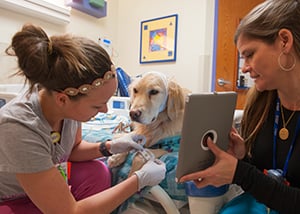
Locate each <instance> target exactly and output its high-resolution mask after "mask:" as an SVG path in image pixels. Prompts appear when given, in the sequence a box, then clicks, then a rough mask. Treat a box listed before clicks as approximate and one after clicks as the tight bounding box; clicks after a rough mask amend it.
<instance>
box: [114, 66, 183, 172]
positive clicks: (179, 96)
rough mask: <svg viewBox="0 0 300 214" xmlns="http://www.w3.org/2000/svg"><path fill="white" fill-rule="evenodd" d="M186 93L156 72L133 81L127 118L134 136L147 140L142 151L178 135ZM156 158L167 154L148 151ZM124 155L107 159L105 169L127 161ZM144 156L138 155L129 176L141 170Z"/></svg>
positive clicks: (158, 150)
mask: <svg viewBox="0 0 300 214" xmlns="http://www.w3.org/2000/svg"><path fill="white" fill-rule="evenodd" d="M187 92H188V91H187V90H186V89H183V88H182V87H181V86H180V85H179V84H177V83H176V82H175V81H173V80H171V79H168V78H167V77H166V75H164V74H163V73H159V72H148V73H146V74H144V75H143V76H142V77H141V78H136V79H135V80H134V81H133V82H132V83H131V84H130V86H129V94H130V113H129V114H130V118H131V120H132V129H133V133H135V134H139V135H143V136H145V137H146V143H145V145H144V148H150V147H151V146H153V145H154V144H156V143H157V142H158V141H159V140H161V139H164V138H166V137H171V136H175V135H180V134H181V129H182V120H183V113H184V106H185V98H186V95H187ZM147 151H148V152H149V151H150V152H151V153H153V156H155V158H158V157H160V156H162V155H163V154H165V153H166V151H164V150H162V149H152V150H150V149H149V150H147ZM126 155H127V154H124V153H121V154H116V155H113V156H111V157H110V158H109V159H108V165H109V166H110V167H115V166H118V165H120V164H121V163H123V162H124V161H125V159H126ZM144 162H145V157H144V155H142V154H140V153H137V155H136V156H135V157H134V159H133V164H132V169H131V172H130V174H131V173H132V172H134V171H136V170H138V169H140V168H141V167H142V165H143V164H144Z"/></svg>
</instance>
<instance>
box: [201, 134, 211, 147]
mask: <svg viewBox="0 0 300 214" xmlns="http://www.w3.org/2000/svg"><path fill="white" fill-rule="evenodd" d="M209 137H210V138H211V139H212V141H214V134H213V133H212V132H208V133H206V134H205V135H204V137H203V139H202V145H203V146H204V147H207V148H208V146H207V139H208V138H209Z"/></svg>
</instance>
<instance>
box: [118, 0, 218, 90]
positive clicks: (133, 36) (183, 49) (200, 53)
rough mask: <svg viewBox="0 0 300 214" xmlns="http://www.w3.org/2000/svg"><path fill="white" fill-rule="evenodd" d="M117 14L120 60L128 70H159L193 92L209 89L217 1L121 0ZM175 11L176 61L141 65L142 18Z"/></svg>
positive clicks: (134, 73) (134, 71)
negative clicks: (176, 22)
mask: <svg viewBox="0 0 300 214" xmlns="http://www.w3.org/2000/svg"><path fill="white" fill-rule="evenodd" d="M118 14H119V21H118V34H119V37H118V48H119V49H118V50H117V52H118V54H119V57H118V59H117V63H118V64H119V65H120V66H121V67H123V68H124V70H125V71H127V72H130V73H131V74H132V75H136V74H139V73H143V72H146V71H149V70H157V71H161V72H164V73H166V74H167V75H169V76H174V77H175V79H176V80H177V82H179V83H180V84H181V85H183V86H184V87H186V88H189V89H190V90H192V91H207V90H210V82H211V80H210V77H211V70H212V69H211V58H212V50H213V26H214V23H213V22H214V20H213V18H214V1H211V0H189V1H184V2H183V1H181V0H164V1H161V0H152V1H148V0H126V1H124V0H123V1H122V0H120V1H119V8H118ZM172 14H178V34H177V60H176V62H167V63H148V64H140V63H139V53H140V23H141V21H144V20H148V19H153V18H158V17H162V16H167V15H172Z"/></svg>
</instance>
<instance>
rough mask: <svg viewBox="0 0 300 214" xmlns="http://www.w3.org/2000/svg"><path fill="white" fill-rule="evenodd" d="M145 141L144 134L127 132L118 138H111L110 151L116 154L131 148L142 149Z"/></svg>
mask: <svg viewBox="0 0 300 214" xmlns="http://www.w3.org/2000/svg"><path fill="white" fill-rule="evenodd" d="M145 141H146V138H145V136H143V135H137V134H133V133H129V134H126V135H124V136H122V137H120V138H117V139H114V140H112V141H111V144H110V152H111V153H112V154H116V153H121V152H128V151H129V150H131V149H136V150H142V149H143V144H144V143H145Z"/></svg>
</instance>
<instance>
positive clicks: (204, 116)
mask: <svg viewBox="0 0 300 214" xmlns="http://www.w3.org/2000/svg"><path fill="white" fill-rule="evenodd" d="M236 99H237V94H236V92H211V93H201V94H190V95H189V96H188V98H187V101H186V106H185V110H184V117H183V127H182V132H181V142H180V148H179V154H178V165H177V169H176V180H179V179H180V178H181V177H182V176H183V175H186V174H189V173H192V172H196V171H199V170H203V169H205V168H207V167H209V166H211V165H212V164H213V163H214V160H215V157H214V154H213V153H212V152H211V151H210V150H209V149H208V147H207V144H206V140H207V138H208V137H211V138H212V139H213V141H214V142H215V143H216V144H217V145H218V147H220V148H221V149H223V150H226V149H227V146H228V142H229V133H230V130H231V127H232V123H233V115H234V110H235V107H236Z"/></svg>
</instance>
